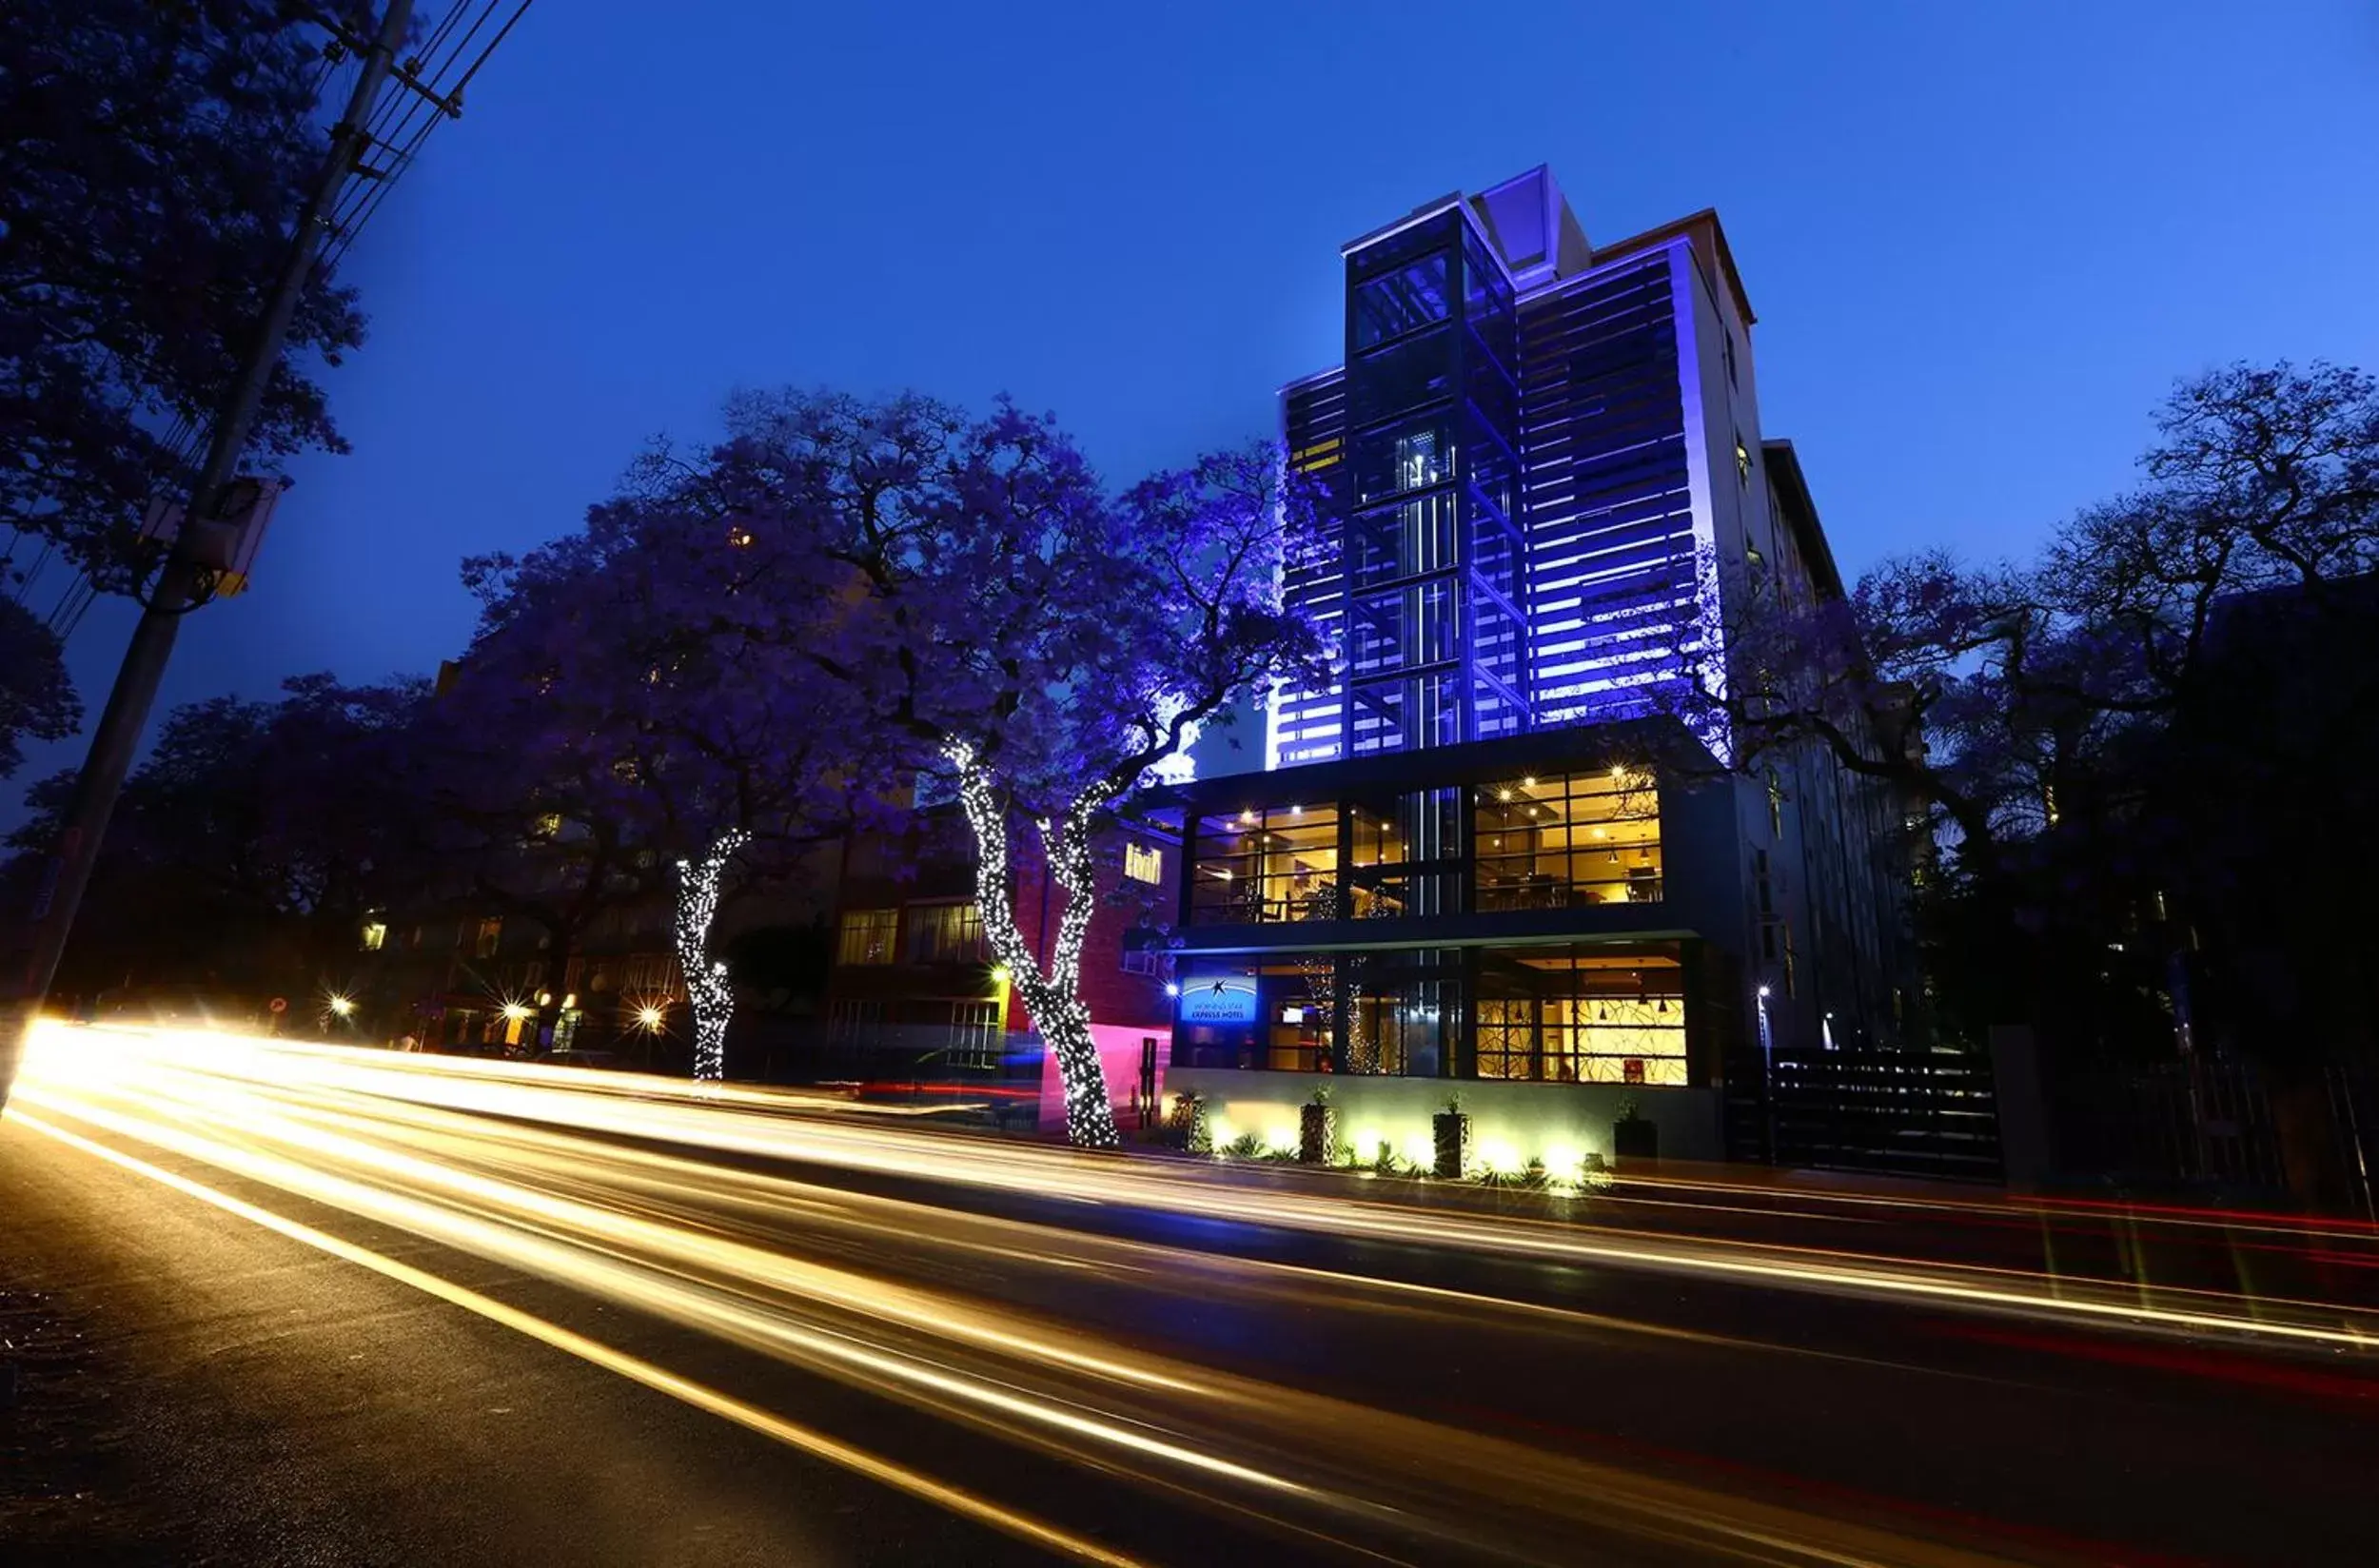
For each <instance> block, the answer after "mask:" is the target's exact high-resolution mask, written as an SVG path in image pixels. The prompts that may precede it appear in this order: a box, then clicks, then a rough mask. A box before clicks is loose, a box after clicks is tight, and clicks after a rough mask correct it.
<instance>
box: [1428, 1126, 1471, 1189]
mask: <svg viewBox="0 0 2379 1568" xmlns="http://www.w3.org/2000/svg"><path fill="white" fill-rule="evenodd" d="M1429 1129H1430V1130H1431V1131H1432V1132H1434V1133H1436V1134H1437V1174H1438V1175H1440V1176H1444V1177H1447V1178H1449V1179H1452V1180H1460V1179H1461V1177H1462V1173H1463V1172H1464V1171H1465V1169H1467V1168H1468V1167H1469V1165H1470V1116H1469V1113H1468V1112H1466V1111H1460V1110H1441V1111H1439V1112H1438V1113H1437V1114H1436V1115H1435V1116H1432V1117H1430V1118H1429Z"/></svg>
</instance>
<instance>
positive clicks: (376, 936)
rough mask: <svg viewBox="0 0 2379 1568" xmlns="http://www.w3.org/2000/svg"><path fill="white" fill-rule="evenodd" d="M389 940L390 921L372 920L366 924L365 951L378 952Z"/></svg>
mask: <svg viewBox="0 0 2379 1568" xmlns="http://www.w3.org/2000/svg"><path fill="white" fill-rule="evenodd" d="M387 940H388V923H387V922H386V921H384V920H372V921H367V922H366V923H365V924H364V951H365V952H378V951H380V950H381V948H382V947H383V945H384V944H385V943H386V942H387Z"/></svg>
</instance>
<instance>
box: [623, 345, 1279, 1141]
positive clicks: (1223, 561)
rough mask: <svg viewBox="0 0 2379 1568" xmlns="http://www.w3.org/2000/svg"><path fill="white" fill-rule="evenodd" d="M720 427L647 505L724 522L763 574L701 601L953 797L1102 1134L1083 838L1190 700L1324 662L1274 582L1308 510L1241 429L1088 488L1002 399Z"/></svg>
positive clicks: (1069, 1101) (988, 900)
mask: <svg viewBox="0 0 2379 1568" xmlns="http://www.w3.org/2000/svg"><path fill="white" fill-rule="evenodd" d="M728 426H729V431H728V439H727V440H726V441H724V442H723V443H721V444H720V445H719V446H718V447H717V448H716V449H714V450H713V451H712V452H710V453H708V454H706V455H704V456H703V457H702V458H701V459H700V460H699V461H677V460H674V459H670V458H667V457H665V456H664V457H662V458H659V459H658V460H657V461H656V462H655V463H654V465H653V466H652V467H651V468H650V469H649V470H648V474H647V478H648V480H649V483H648V486H647V495H646V499H645V503H646V504H647V505H652V504H655V503H656V502H657V500H659V498H662V497H665V498H666V499H667V500H668V502H669V504H671V505H672V506H674V507H676V508H678V510H679V511H681V512H682V513H683V514H684V515H685V516H688V517H693V518H699V519H702V526H703V528H704V529H705V530H707V531H708V533H709V534H710V536H711V537H714V538H723V539H730V540H732V541H733V542H732V544H731V547H730V550H729V551H728V552H727V555H726V557H725V558H724V559H727V560H728V561H730V562H731V563H734V569H735V570H736V571H737V573H738V574H741V575H744V576H749V577H753V578H764V579H765V580H766V581H767V582H768V583H769V584H770V587H769V589H768V591H766V592H756V591H752V590H749V589H745V590H742V591H740V592H738V593H737V595H736V596H734V597H733V598H730V599H726V600H724V601H722V605H723V608H722V614H723V615H724V616H725V617H726V618H727V619H728V620H729V621H732V622H734V623H736V624H737V626H738V627H740V628H742V629H745V630H748V631H750V632H751V633H752V634H753V635H755V636H757V637H764V638H766V639H769V640H772V641H776V642H779V643H782V644H783V645H785V646H787V647H789V648H791V649H792V650H793V651H794V652H795V653H796V655H797V656H798V657H800V658H802V659H804V660H806V661H807V662H808V663H809V664H810V665H811V666H812V667H813V668H814V669H816V671H818V672H820V673H822V674H824V675H825V676H830V677H831V678H833V679H834V680H835V681H836V682H838V683H840V684H842V685H844V686H845V687H847V688H848V689H849V690H851V691H852V692H854V693H856V694H858V695H859V696H860V697H861V699H862V701H863V703H864V706H865V709H866V712H867V714H868V716H869V722H870V723H871V724H873V725H874V726H875V728H876V729H877V730H878V731H879V732H880V733H881V734H882V735H884V736H886V737H891V738H896V739H898V740H899V741H900V742H902V743H903V744H904V745H905V746H906V748H907V749H908V752H909V756H910V760H911V761H912V762H913V763H914V766H915V767H917V768H918V769H919V770H920V772H921V773H923V774H928V775H931V776H933V777H934V778H937V779H938V780H939V781H940V783H941V784H942V785H943V786H944V787H946V788H948V789H950V790H952V791H954V793H955V794H956V796H957V799H958V801H959V803H960V806H961V808H962V809H963V811H964V813H965V815H966V819H967V822H968V825H969V827H970V828H971V830H972V831H973V838H974V842H975V849H976V859H977V872H976V896H977V902H978V905H979V907H980V910H981V914H982V920H983V931H984V935H985V938H986V940H987V941H988V943H989V945H990V948H991V951H992V954H993V957H994V959H996V961H997V962H998V963H1000V964H1001V965H1003V966H1005V967H1006V968H1007V970H1009V971H1010V974H1011V976H1012V980H1013V985H1014V986H1015V988H1016V990H1017V993H1018V994H1019V995H1020V996H1021V998H1022V999H1023V1001H1024V1004H1025V1006H1026V1007H1027V1008H1028V1009H1030V1010H1031V1013H1032V1020H1033V1022H1034V1024H1035V1025H1036V1026H1037V1027H1038V1028H1039V1029H1040V1031H1041V1035H1042V1037H1043V1039H1044V1041H1045V1042H1046V1043H1047V1046H1048V1049H1049V1050H1050V1052H1051V1053H1052V1057H1053V1058H1054V1060H1055V1061H1056V1063H1057V1067H1058V1069H1059V1071H1060V1073H1061V1074H1062V1077H1063V1083H1064V1088H1065V1102H1066V1119H1067V1130H1068V1133H1069V1135H1070V1136H1071V1138H1072V1140H1073V1141H1074V1142H1075V1143H1077V1144H1082V1145H1090V1146H1099V1147H1104V1146H1110V1145H1112V1144H1114V1143H1115V1142H1116V1132H1115V1123H1114V1115H1113V1111H1112V1108H1111V1104H1110V1100H1109V1096H1108V1089H1107V1084H1106V1078H1105V1074H1104V1072H1103V1071H1102V1069H1101V1068H1100V1063H1099V1057H1098V1050H1097V1047H1096V1045H1095V1043H1094V1042H1093V1039H1092V1036H1091V1019H1090V1013H1089V1009H1087V1008H1086V1007H1085V1006H1084V1004H1083V1002H1082V999H1081V994H1080V984H1079V982H1080V977H1081V961H1082V946H1083V939H1084V937H1085V935H1086V933H1087V932H1088V931H1089V929H1090V924H1091V916H1092V914H1093V912H1094V909H1095V877H1094V867H1093V864H1092V841H1093V837H1094V835H1095V834H1096V833H1097V831H1098V829H1099V828H1100V827H1101V826H1102V824H1104V823H1105V822H1107V821H1108V820H1110V819H1111V816H1112V814H1113V813H1114V812H1115V811H1116V809H1117V807H1118V805H1119V804H1120V803H1121V802H1123V801H1124V800H1125V799H1126V798H1127V797H1128V796H1129V795H1131V794H1132V792H1133V791H1134V790H1135V789H1137V788H1138V787H1140V786H1141V785H1142V784H1143V783H1144V782H1145V781H1147V780H1148V779H1149V778H1150V775H1151V774H1153V773H1154V772H1155V771H1156V770H1157V769H1158V768H1159V767H1160V765H1162V764H1164V763H1165V762H1167V761H1168V760H1169V759H1170V758H1173V757H1175V756H1177V755H1180V753H1181V752H1182V751H1183V749H1184V748H1185V747H1186V746H1187V745H1188V744H1189V743H1190V741H1191V740H1192V739H1193V738H1194V737H1195V735H1197V733H1198V729H1199V726H1200V725H1201V724H1203V723H1204V722H1205V721H1206V720H1208V719H1209V718H1211V717H1213V716H1214V715H1216V714H1218V713H1220V712H1221V711H1222V710H1223V709H1224V708H1225V707H1226V706H1227V705H1229V704H1230V703H1232V702H1234V701H1235V700H1237V699H1239V698H1240V697H1242V696H1246V695H1248V694H1249V693H1251V692H1257V693H1260V692H1263V691H1265V690H1267V689H1268V688H1269V686H1270V685H1271V684H1272V682H1273V681H1274V680H1275V679H1276V678H1278V677H1281V676H1286V675H1288V674H1290V673H1292V672H1295V673H1299V674H1302V675H1310V674H1312V673H1313V672H1314V671H1315V670H1316V669H1317V668H1318V667H1319V666H1320V665H1322V663H1323V662H1324V659H1325V652H1326V651H1325V649H1324V648H1323V645H1322V642H1321V639H1320V638H1319V637H1318V636H1317V634H1316V633H1315V631H1314V629H1313V628H1312V626H1311V625H1310V624H1309V623H1308V622H1307V621H1306V620H1305V619H1304V618H1302V617H1300V616H1298V615H1296V614H1293V613H1291V612H1289V611H1288V610H1286V609H1285V608H1284V607H1283V605H1282V603H1281V599H1280V595H1279V588H1278V583H1279V573H1280V569H1281V566H1282V563H1283V561H1284V559H1285V558H1286V557H1287V556H1288V554H1289V553H1291V552H1293V551H1296V550H1299V549H1301V548H1305V547H1307V541H1308V539H1309V537H1310V531H1311V526H1312V523H1311V509H1310V508H1309V507H1308V506H1307V504H1305V503H1304V501H1303V500H1302V499H1301V498H1299V497H1298V496H1296V495H1294V494H1291V493H1289V491H1288V487H1287V486H1286V485H1285V484H1284V469H1283V467H1282V465H1281V461H1280V458H1279V455H1278V454H1277V453H1276V452H1275V451H1274V450H1272V449H1270V448H1268V447H1266V446H1261V445H1258V446H1251V447H1248V448H1246V449H1243V450H1238V451H1231V452H1223V453H1217V454H1214V455H1211V456H1209V457H1205V458H1202V459H1200V460H1199V461H1196V462H1194V463H1192V464H1190V466H1188V467H1186V468H1183V469H1180V470H1177V471H1173V472H1169V473H1163V474H1159V475H1156V476H1154V477H1152V478H1150V479H1148V480H1144V481H1142V482H1141V483H1139V484H1137V485H1134V486H1133V487H1131V489H1129V490H1127V491H1124V492H1122V493H1121V494H1115V493H1112V492H1111V491H1110V490H1108V489H1107V488H1106V487H1105V486H1104V485H1103V484H1102V483H1101V482H1100V480H1099V478H1098V476H1097V475H1096V474H1095V473H1094V472H1093V471H1092V469H1091V465H1090V463H1089V462H1088V461H1085V459H1084V458H1083V456H1082V454H1081V453H1080V452H1079V451H1078V450H1077V449H1076V447H1075V446H1074V444H1073V442H1072V441H1071V440H1069V439H1068V438H1067V436H1066V435H1065V434H1064V433H1063V432H1062V431H1060V430H1059V429H1058V428H1057V427H1056V426H1055V424H1054V423H1053V422H1052V421H1050V420H1048V419H1046V418H1034V417H1032V416H1028V415H1026V414H1023V413H1020V412H1019V411H1017V410H1016V409H1015V408H1013V406H1010V405H1008V404H1005V403H1002V404H1001V405H1000V406H998V407H997V408H995V409H994V410H993V412H992V413H991V414H990V415H989V416H988V417H984V418H980V419H977V418H973V417H970V416H969V415H967V414H965V413H963V412H961V411H960V410H957V409H954V408H952V407H950V406H948V405H946V404H943V403H938V402H932V401H930V400H927V399H924V398H919V397H915V396H903V397H897V398H893V399H889V400H884V401H875V402H871V401H867V400H862V399H858V398H853V397H844V396H836V395H830V394H823V393H810V392H797V391H789V392H781V393H775V394H768V395H745V396H742V397H739V398H737V400H736V401H735V402H732V403H731V404H730V407H729V411H728ZM1028 824H1029V825H1030V828H1031V831H1032V834H1033V836H1034V838H1035V839H1036V840H1037V850H1038V855H1039V858H1040V859H1041V860H1042V862H1043V863H1044V864H1045V865H1046V867H1047V872H1048V875H1049V878H1050V880H1051V882H1052V884H1053V885H1054V886H1055V887H1056V888H1057V889H1058V890H1059V891H1060V892H1061V893H1062V894H1063V896H1064V908H1063V911H1062V912H1061V914H1060V916H1059V919H1058V922H1057V928H1056V931H1055V934H1054V938H1053V940H1052V943H1051V945H1050V951H1048V952H1047V954H1046V955H1041V956H1037V957H1036V955H1035V954H1034V953H1033V951H1032V948H1031V946H1030V945H1029V944H1028V943H1027V942H1026V940H1025V937H1024V933H1023V931H1022V930H1021V929H1020V928H1019V926H1018V924H1017V920H1016V911H1015V907H1014V900H1015V888H1016V883H1017V875H1018V872H1019V870H1020V857H1021V856H1022V855H1024V854H1026V853H1031V851H1030V850H1029V849H1028V848H1027V847H1026V845H1024V844H1023V843H1022V842H1020V834H1019V833H1018V830H1019V829H1020V828H1022V827H1024V826H1025V825H1028Z"/></svg>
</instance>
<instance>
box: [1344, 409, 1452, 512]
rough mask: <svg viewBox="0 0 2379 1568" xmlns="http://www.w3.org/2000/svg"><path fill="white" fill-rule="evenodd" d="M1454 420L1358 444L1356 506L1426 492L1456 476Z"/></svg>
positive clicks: (1417, 424) (1420, 423) (1424, 423)
mask: <svg viewBox="0 0 2379 1568" xmlns="http://www.w3.org/2000/svg"><path fill="white" fill-rule="evenodd" d="M1454 446H1455V442H1454V421H1452V420H1450V419H1447V418H1445V417H1443V416H1441V417H1439V418H1436V419H1426V418H1424V419H1421V420H1416V421H1413V422H1412V423H1409V424H1402V425H1393V426H1390V427H1389V428H1387V429H1386V430H1379V431H1374V432H1373V433H1371V434H1370V435H1367V436H1365V437H1363V438H1361V439H1360V440H1359V441H1356V442H1355V504H1356V505H1358V506H1368V505H1370V504H1371V503H1372V502H1374V501H1381V500H1387V499H1388V498H1389V497H1390V496H1401V495H1405V494H1406V493H1407V492H1410V491H1414V490H1426V489H1427V488H1429V486H1431V485H1433V484H1444V483H1445V482H1446V481H1447V480H1451V479H1452V478H1453V477H1454Z"/></svg>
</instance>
